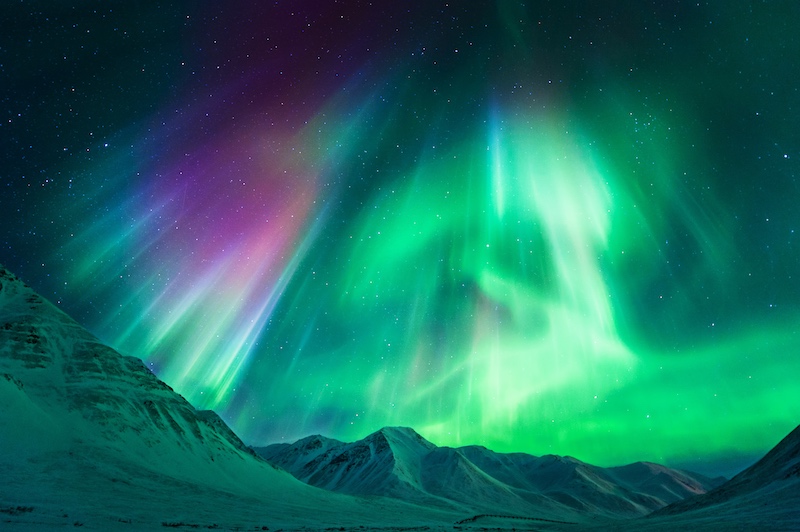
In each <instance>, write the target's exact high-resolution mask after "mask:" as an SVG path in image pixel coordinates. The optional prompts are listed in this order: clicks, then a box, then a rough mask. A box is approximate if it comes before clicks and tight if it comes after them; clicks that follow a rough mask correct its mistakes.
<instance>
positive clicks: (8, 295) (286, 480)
mask: <svg viewBox="0 0 800 532" xmlns="http://www.w3.org/2000/svg"><path fill="white" fill-rule="evenodd" d="M0 427H2V430H0V478H2V479H3V482H1V483H0V525H1V526H0V528H4V529H5V528H9V527H12V526H20V527H25V528H28V527H31V526H33V527H36V526H39V527H41V528H44V529H50V528H54V527H58V526H64V525H65V524H69V525H71V524H73V520H74V522H75V523H78V522H79V523H81V524H86V527H87V528H97V529H104V530H107V529H113V528H116V526H118V525H119V523H121V522H124V523H127V524H132V525H138V527H139V528H144V529H151V528H155V527H156V526H159V525H160V524H161V523H162V522H171V523H173V522H174V523H180V522H183V523H187V522H188V523H194V524H215V523H218V522H220V521H222V522H227V523H228V524H229V526H232V527H238V526H255V525H268V524H269V525H274V524H293V525H302V524H309V525H312V526H322V525H323V524H331V525H339V524H342V523H351V524H359V525H361V524H369V523H380V524H385V523H387V522H400V523H406V524H408V523H409V521H410V522H412V523H414V522H416V519H421V520H423V522H426V520H427V521H430V520H434V521H441V520H442V519H444V520H446V521H451V516H450V515H444V514H441V512H438V513H437V512H428V511H426V510H425V509H422V508H416V507H415V508H414V510H413V511H410V510H409V508H408V507H407V506H404V505H401V504H396V503H392V502H391V501H387V502H386V503H382V508H380V509H379V508H370V507H368V506H367V505H365V504H364V503H363V501H359V500H356V499H353V498H350V497H347V496H344V495H339V494H335V493H330V492H326V491H323V490H319V489H316V488H312V487H310V486H308V485H306V484H304V483H301V482H299V481H298V480H296V479H295V478H293V477H292V476H291V475H289V474H288V473H286V472H284V471H281V470H278V469H276V468H275V467H274V466H272V465H270V464H269V463H267V462H266V461H264V460H262V459H261V458H259V457H258V456H257V455H255V453H253V452H252V450H250V449H249V448H248V447H247V446H246V445H244V444H243V443H242V442H241V440H240V439H239V438H238V437H237V436H236V435H235V434H234V433H233V432H232V431H231V430H230V429H229V428H228V427H227V425H225V423H224V422H223V421H222V420H221V419H220V418H219V417H218V416H217V415H216V414H214V413H213V412H208V411H205V412H204V411H197V410H196V409H194V407H192V406H191V405H190V404H189V403H188V402H187V401H186V400H185V399H184V398H183V397H181V396H180V395H178V394H176V393H175V392H174V391H172V389H171V388H170V387H169V386H167V385H166V384H164V383H163V382H161V381H159V380H158V379H157V378H156V377H155V375H153V374H152V373H151V372H150V371H149V370H148V369H147V368H146V367H145V366H144V364H143V363H142V362H141V361H140V360H139V359H136V358H133V357H123V356H121V355H120V354H118V353H117V352H115V351H114V350H112V349H111V348H109V347H107V346H105V345H103V344H102V343H101V342H99V341H98V340H97V338H95V337H94V336H92V335H91V334H90V333H88V332H87V331H86V330H84V329H83V328H82V327H81V326H80V325H78V324H77V323H76V322H75V321H74V320H72V319H71V318H69V317H68V316H67V315H66V314H64V313H63V312H61V311H60V310H58V309H57V308H56V307H54V306H53V305H52V304H50V303H49V302H47V301H46V300H44V299H43V298H41V297H40V296H38V295H37V294H35V293H34V292H33V291H32V290H31V289H30V288H29V287H27V286H26V285H25V284H24V283H22V282H21V281H20V280H19V279H17V278H16V277H15V276H14V275H13V274H11V273H10V272H8V271H7V270H5V269H4V268H2V267H0ZM20 508H21V509H23V510H19V509H20ZM410 516H413V517H410Z"/></svg>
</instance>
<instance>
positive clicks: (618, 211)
mask: <svg viewBox="0 0 800 532" xmlns="http://www.w3.org/2000/svg"><path fill="white" fill-rule="evenodd" d="M167 4H168V5H167ZM234 4H235V7H233V5H232V6H227V4H226V6H225V7H222V6H211V5H208V6H204V7H198V6H194V5H188V3H183V2H168V3H165V4H164V5H162V6H160V7H159V8H158V9H156V8H155V7H154V8H152V9H138V8H137V9H133V8H123V7H119V8H116V9H108V10H106V9H101V10H97V9H95V10H94V11H92V10H90V9H88V8H87V9H85V10H83V11H82V10H81V9H71V10H70V9H66V8H64V9H61V8H56V7H53V8H52V12H45V11H47V10H45V11H42V12H29V11H28V10H26V9H24V8H23V7H19V6H18V7H15V8H13V9H11V8H10V9H9V15H8V16H9V18H8V20H9V21H11V22H12V24H9V28H8V29H9V32H7V34H8V38H9V39H10V42H11V43H12V44H9V46H7V47H6V49H7V50H11V51H13V52H14V54H15V55H14V58H16V59H15V60H14V61H11V62H8V64H10V65H13V68H12V70H13V72H11V73H12V81H13V82H12V81H10V82H9V84H8V86H10V87H11V89H10V90H9V96H8V98H7V99H6V101H7V102H8V105H7V107H8V109H9V116H8V119H7V121H6V122H5V123H2V125H0V133H2V135H3V136H4V139H7V140H8V141H9V142H4V146H6V147H5V148H4V150H6V151H7V153H6V157H5V158H4V160H6V161H8V165H7V168H6V170H5V172H6V175H8V176H9V177H10V178H9V179H8V180H6V178H5V177H4V178H3V185H4V190H5V192H6V194H5V198H8V199H9V200H10V201H9V202H8V205H9V208H7V209H3V212H2V213H0V216H2V219H0V221H2V224H1V225H0V226H1V227H2V228H3V230H2V236H3V243H4V249H5V253H4V255H3V257H0V259H2V262H3V263H5V264H6V265H7V266H8V267H9V268H11V269H12V270H14V271H15V272H16V273H17V274H18V275H20V277H22V278H24V279H25V280H26V281H27V282H29V283H30V284H31V285H32V286H33V287H34V288H35V289H37V290H38V291H40V292H41V293H43V294H44V295H46V296H47V297H50V298H51V299H53V300H54V301H56V302H57V303H58V304H59V305H61V306H62V308H64V309H65V310H66V311H67V312H68V313H70V314H71V315H73V316H75V317H76V318H77V319H78V320H79V321H81V322H82V323H84V324H85V325H86V326H87V327H89V328H90V329H91V330H92V331H93V332H94V333H95V334H97V335H98V337H100V338H101V339H102V340H103V341H106V342H108V343H109V344H110V345H112V346H114V347H115V348H116V349H118V350H119V351H121V352H123V353H125V354H132V355H135V356H139V357H141V358H143V359H144V360H145V362H146V363H148V364H149V365H150V367H151V368H152V369H153V371H154V372H156V374H157V375H158V376H159V377H160V378H162V379H163V380H164V381H165V382H167V383H168V384H170V385H171V386H173V387H174V388H175V389H176V390H177V391H178V392H180V393H181V394H183V395H184V396H185V397H187V399H189V400H190V401H191V402H192V403H193V404H195V405H196V406H198V407H200V408H213V409H215V410H217V411H218V412H219V413H220V414H221V415H222V416H223V418H224V419H225V420H226V421H227V422H229V423H230V424H231V426H232V427H233V428H234V430H235V431H236V432H237V433H238V434H240V435H241V436H242V437H243V438H244V439H245V441H247V442H249V443H253V444H259V445H261V444H267V443H272V442H276V441H291V440H294V439H297V438H300V437H303V436H306V435H308V434H311V433H322V434H325V435H327V436H330V437H335V438H339V439H343V440H355V439H358V438H361V437H363V436H365V435H366V434H368V433H369V432H371V431H374V430H377V429H379V428H380V427H382V426H386V425H405V426H411V427H413V428H414V429H416V430H417V431H418V432H420V433H421V434H422V435H423V436H424V437H426V438H428V439H430V440H431V441H433V442H435V443H436V444H438V445H453V446H456V445H466V444H481V445H485V446H487V447H489V448H491V449H493V450H496V451H507V452H514V451H522V452H528V453H531V454H537V455H540V454H545V453H554V454H562V455H564V454H568V455H572V456H575V457H577V458H580V459H581V460H584V461H587V462H590V463H595V464H597V465H603V466H608V465H617V464H621V463H625V462H632V461H635V460H650V461H655V462H660V463H666V464H667V465H677V466H685V467H692V468H695V469H697V470H698V471H701V472H709V473H716V472H724V473H732V472H735V471H736V469H737V468H741V467H744V466H746V465H748V461H749V460H750V461H752V460H753V459H754V458H756V457H757V456H759V455H760V454H762V453H763V452H764V451H766V450H767V449H768V448H770V447H771V446H773V445H774V444H775V443H776V442H777V441H778V440H779V439H780V438H781V437H782V436H783V435H785V434H786V433H787V432H789V431H790V430H791V429H792V428H793V427H795V426H796V425H797V423H798V422H800V379H798V378H797V375H800V327H799V326H798V324H799V323H800V283H798V279H800V262H799V261H798V258H800V252H799V251H798V249H797V244H796V240H795V234H796V233H795V231H796V230H798V229H800V214H798V213H800V210H798V209H797V208H796V206H797V204H798V201H800V187H799V186H798V183H797V176H798V172H800V166H798V162H797V161H800V133H798V131H800V130H799V129H798V128H797V127H796V125H797V123H798V121H800V92H799V91H798V88H797V83H796V79H795V78H796V77H797V76H796V72H798V68H800V65H799V64H798V59H797V58H798V57H800V40H798V37H797V32H796V28H794V27H793V26H794V25H793V23H792V21H795V20H798V19H799V18H798V17H800V12H799V11H798V10H799V9H800V8H799V7H798V4H797V3H794V2H772V3H769V4H758V3H751V2H748V3H739V4H736V5H731V4H730V3H725V2H707V3H697V2H674V3H663V5H660V4H658V3H657V4H654V5H650V6H646V5H644V4H641V5H639V4H637V5H636V6H631V5H626V6H621V5H620V6H617V5H602V6H601V5H598V4H597V3H595V2H581V1H572V2H567V3H566V5H564V6H560V5H559V6H554V5H550V4H549V3H547V2H543V3H538V2H537V3H532V2H527V3H526V2H505V1H504V2H497V3H486V4H481V5H472V6H470V5H467V4H466V3H456V2H449V3H438V2H432V3H426V4H425V5H422V6H415V7H412V8H409V7H404V6H401V5H394V4H393V5H391V6H389V5H383V6H378V5H362V4H363V3H360V2H349V1H348V2H344V3H335V5H334V4H331V5H327V4H325V5H323V4H324V3H321V2H315V1H311V0H303V1H300V2H294V3H293V5H292V6H288V5H283V4H282V3H280V2H278V3H274V5H273V4H270V5H269V6H266V5H255V4H253V3H248V2H234ZM373 4H374V3H373ZM700 4H702V5H700ZM101 15H102V16H101ZM34 28H35V29H36V30H35V33H36V35H39V36H40V37H41V38H39V37H37V39H39V40H35V42H34V41H26V39H28V37H27V35H28V34H29V33H31V32H32V31H34ZM231 28H236V31H232V29H231ZM354 28H357V30H354ZM26 42H27V44H25V43H26ZM120 59H122V60H120ZM43 80H47V82H45V81H43Z"/></svg>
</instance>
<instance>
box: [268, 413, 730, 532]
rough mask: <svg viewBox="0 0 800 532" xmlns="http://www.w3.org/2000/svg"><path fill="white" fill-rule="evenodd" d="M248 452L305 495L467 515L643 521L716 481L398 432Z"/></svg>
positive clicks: (647, 466)
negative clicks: (320, 491)
mask: <svg viewBox="0 0 800 532" xmlns="http://www.w3.org/2000/svg"><path fill="white" fill-rule="evenodd" d="M256 452H257V453H259V454H260V455H261V456H263V457H264V458H266V459H267V460H269V461H270V462H272V463H273V464H275V465H277V466H280V467H282V468H285V469H286V470H288V471H289V472H291V473H292V474H293V475H295V476H296V477H297V478H298V479H300V480H302V481H304V482H307V483H309V484H311V485H313V486H318V487H321V488H325V489H328V490H333V491H338V492H341V493H350V494H358V495H383V496H390V497H395V498H400V499H402V500H407V501H415V502H425V503H427V504H434V505H439V506H444V507H450V508H457V509H463V510H465V511H472V512H474V513H482V512H490V511H491V512H493V513H506V514H514V515H529V514H532V513H533V514H536V515H541V516H549V517H556V516H558V517H562V518H563V517H564V516H576V515H578V516H580V515H601V516H608V517H632V516H642V515H645V514H647V513H650V512H651V511H653V510H655V509H658V508H662V507H664V506H666V505H668V504H670V503H672V502H675V501H679V500H683V499H685V498H687V497H690V496H694V495H697V494H702V493H705V492H707V491H708V490H709V489H711V488H713V487H716V486H718V485H720V484H721V483H722V482H724V479H721V478H720V479H709V478H706V477H703V476H702V475H697V474H692V473H687V472H683V471H677V470H674V469H670V468H667V467H664V466H660V465H656V464H650V463H643V462H639V463H635V464H631V465H628V466H624V467H615V468H607V469H606V468H601V467H596V466H592V465H589V464H586V463H584V462H581V461H580V460H576V459H574V458H570V457H560V456H543V457H535V456H531V455H528V454H523V453H514V454H500V453H495V452H493V451H490V450H489V449H486V448H484V447H478V446H469V447H461V448H457V449H453V448H450V447H436V446H435V445H434V444H432V443H431V442H429V441H427V440H425V439H424V438H422V437H421V436H420V435H419V434H417V433H416V432H414V431H413V430H412V429H410V428H402V427H388V428H384V429H381V430H379V431H378V432H375V433H373V434H370V435H369V436H367V437H366V438H364V439H363V440H359V441H357V442H353V443H342V442H337V441H336V440H330V439H327V438H323V437H322V436H311V437H309V438H304V439H302V440H299V441H298V442H296V443H295V444H293V445H287V444H280V445H273V446H267V447H262V448H256Z"/></svg>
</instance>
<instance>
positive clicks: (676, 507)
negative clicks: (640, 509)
mask: <svg viewBox="0 0 800 532" xmlns="http://www.w3.org/2000/svg"><path fill="white" fill-rule="evenodd" d="M650 518H651V519H652V520H653V521H654V522H659V521H663V520H664V519H665V518H669V520H670V521H669V522H682V521H689V522H694V523H697V522H713V523H720V524H730V525H731V526H743V523H744V524H746V525H744V526H748V527H749V528H752V529H756V528H760V529H764V530H767V529H768V530H800V426H798V427H796V428H795V429H794V430H793V431H792V432H791V433H789V435H787V436H786V437H785V438H784V439H783V440H781V441H780V443H778V444H777V445H776V446H775V447H774V448H773V449H772V450H771V451H769V452H768V453H767V454H766V455H765V456H764V457H763V458H762V459H761V460H759V461H758V462H756V463H755V464H753V465H752V466H750V467H749V468H747V469H745V470H744V471H742V472H741V473H739V474H738V475H736V476H735V477H733V478H732V479H731V480H730V481H728V482H726V483H725V484H723V485H721V486H719V487H718V488H716V489H713V490H711V491H709V492H708V493H706V494H704V495H701V496H698V497H694V498H691V499H687V500H685V501H681V502H678V503H675V504H672V505H670V506H667V507H666V508H663V509H662V510H660V511H658V512H654V513H653V514H652V515H651V516H650Z"/></svg>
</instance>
